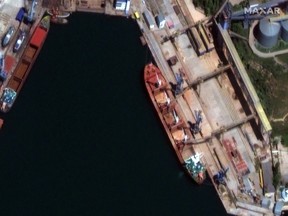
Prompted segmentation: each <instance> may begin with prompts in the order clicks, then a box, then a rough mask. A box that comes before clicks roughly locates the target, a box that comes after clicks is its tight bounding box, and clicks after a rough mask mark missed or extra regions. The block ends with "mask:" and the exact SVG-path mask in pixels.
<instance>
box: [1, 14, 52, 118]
mask: <svg viewBox="0 0 288 216" xmlns="http://www.w3.org/2000/svg"><path fill="white" fill-rule="evenodd" d="M49 27H50V16H45V17H44V18H42V20H41V21H40V23H39V24H38V26H37V27H36V28H35V31H34V32H33V34H32V36H31V39H30V40H29V42H28V45H27V47H26V48H25V50H24V52H23V54H22V56H21V58H20V60H19V63H18V65H17V66H16V68H15V70H14V71H13V72H12V75H11V78H10V79H9V81H8V83H7V85H6V87H5V89H4V91H3V94H2V95H1V98H0V110H1V111H2V112H4V113H6V112H8V111H9V110H10V109H11V107H12V105H13V104H14V102H15V99H16V96H17V95H18V94H19V92H20V90H21V88H22V86H23V84H24V82H25V80H26V79H27V76H28V75H29V72H30V70H31V68H32V66H33V64H34V62H35V60H36V58H37V56H38V55H39V53H40V50H41V48H42V46H43V44H44V42H45V40H46V37H47V34H48V31H49Z"/></svg>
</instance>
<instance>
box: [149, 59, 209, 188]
mask: <svg viewBox="0 0 288 216" xmlns="http://www.w3.org/2000/svg"><path fill="white" fill-rule="evenodd" d="M144 80H145V85H146V88H147V91H148V93H149V96H150V98H151V100H152V102H153V104H154V107H155V109H156V111H157V113H158V115H159V118H160V120H161V122H162V124H163V126H164V128H165V130H166V133H167V135H168V137H169V139H170V142H171V144H172V147H173V148H174V150H175V153H176V155H177V157H178V159H179V161H180V163H181V164H183V165H184V167H185V170H186V171H187V173H188V174H189V175H190V176H191V177H192V178H193V179H194V181H195V182H197V183H198V184H201V183H202V182H203V181H204V180H205V178H206V173H205V172H206V168H205V166H204V165H203V164H202V162H201V161H200V158H201V154H199V153H197V152H194V150H193V149H192V147H190V148H189V149H186V150H187V151H185V152H184V151H183V149H184V148H185V142H186V141H187V140H188V139H189V138H191V137H192V135H191V133H190V131H189V130H188V129H187V128H188V127H187V124H186V123H185V121H184V118H183V117H182V113H181V111H180V108H179V107H178V104H177V102H176V100H175V98H174V96H173V94H172V92H171V90H169V89H171V88H170V87H169V84H168V83H167V81H166V79H165V78H164V76H163V74H162V73H161V71H160V70H159V69H158V68H157V67H156V66H155V65H153V64H148V65H146V66H145V69H144ZM183 146H184V147H183Z"/></svg>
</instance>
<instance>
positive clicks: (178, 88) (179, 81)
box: [175, 73, 184, 95]
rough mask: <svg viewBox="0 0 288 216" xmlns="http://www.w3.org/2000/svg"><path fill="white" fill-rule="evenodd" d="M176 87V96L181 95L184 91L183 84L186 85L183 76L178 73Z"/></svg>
mask: <svg viewBox="0 0 288 216" xmlns="http://www.w3.org/2000/svg"><path fill="white" fill-rule="evenodd" d="M175 75H176V82H177V83H176V87H175V95H178V94H180V93H181V92H182V91H183V87H182V84H183V83H184V80H183V76H182V74H178V73H176V74H175Z"/></svg>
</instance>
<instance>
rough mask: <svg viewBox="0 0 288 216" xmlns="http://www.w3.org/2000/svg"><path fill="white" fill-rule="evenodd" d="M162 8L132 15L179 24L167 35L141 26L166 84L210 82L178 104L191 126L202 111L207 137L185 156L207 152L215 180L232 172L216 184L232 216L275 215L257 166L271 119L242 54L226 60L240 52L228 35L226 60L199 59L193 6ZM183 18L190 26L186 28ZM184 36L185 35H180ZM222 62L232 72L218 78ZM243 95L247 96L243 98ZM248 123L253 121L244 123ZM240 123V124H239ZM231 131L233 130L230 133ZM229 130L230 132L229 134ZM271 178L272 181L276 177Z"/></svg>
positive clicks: (195, 140) (164, 4)
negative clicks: (180, 76)
mask: <svg viewBox="0 0 288 216" xmlns="http://www.w3.org/2000/svg"><path fill="white" fill-rule="evenodd" d="M157 4H158V6H155V2H154V3H152V4H151V3H150V1H149V0H146V1H145V4H142V5H141V6H140V7H139V6H137V7H136V6H134V5H132V11H138V12H143V11H145V10H149V11H150V12H152V13H154V15H155V11H156V12H159V11H158V10H161V12H162V14H165V17H167V19H168V20H169V21H171V20H172V21H174V22H175V25H172V27H171V26H170V27H168V26H167V25H166V26H165V27H164V28H163V29H159V28H158V27H157V26H156V27H155V28H154V29H149V28H148V26H147V24H146V22H145V20H144V19H143V18H142V17H141V18H140V19H138V20H137V22H138V25H139V27H140V29H141V31H142V32H143V37H145V39H146V41H147V45H148V47H149V48H150V50H151V52H152V54H153V57H154V59H155V61H156V63H157V65H158V67H159V68H160V70H161V71H162V73H163V74H164V76H165V78H166V79H167V80H168V82H170V83H174V84H175V83H176V73H179V71H183V73H184V74H185V81H184V84H183V87H185V88H186V87H187V86H189V83H191V82H194V81H197V80H198V79H199V78H201V77H205V76H209V77H210V78H209V79H207V80H205V81H202V82H199V83H198V84H197V85H195V86H194V87H193V88H190V89H189V88H188V90H186V91H185V92H184V93H183V94H180V95H178V96H176V101H177V104H178V106H179V108H180V109H181V110H182V113H183V117H184V118H185V120H186V122H187V121H191V122H195V121H196V119H195V118H196V116H195V114H194V113H195V111H196V110H201V111H202V118H203V123H202V125H201V128H202V131H201V132H202V133H201V134H199V133H198V134H195V135H194V137H191V138H190V139H191V140H192V142H190V143H189V142H188V143H189V144H188V143H187V144H186V145H185V146H184V149H183V154H184V155H185V152H186V151H187V154H189V153H190V151H191V150H190V149H191V148H193V150H194V151H197V152H202V153H203V154H204V156H203V158H202V160H203V162H204V163H205V164H206V167H207V171H208V174H209V176H210V178H211V179H213V176H214V175H216V174H217V173H218V172H219V171H220V170H224V169H227V168H229V171H228V172H227V173H226V177H225V185H217V184H216V183H215V182H214V181H213V183H214V186H215V189H216V191H217V192H218V194H219V197H220V199H221V200H222V203H223V205H224V207H225V209H226V211H227V213H229V214H234V215H273V209H272V208H271V207H270V206H269V207H268V208H266V207H263V206H261V200H262V199H263V198H264V194H263V188H262V187H263V186H261V182H260V181H261V179H260V177H259V176H261V173H259V169H258V168H257V167H256V164H255V161H256V160H258V159H259V155H257V154H256V151H255V149H254V145H255V144H256V145H257V146H260V148H263V149H265V146H266V145H267V144H268V143H269V133H270V132H271V128H270V127H269V124H268V123H267V122H266V119H265V117H266V115H265V113H264V112H262V111H263V110H261V107H260V104H259V101H258V100H254V99H255V98H256V99H257V96H255V95H256V93H255V90H254V88H253V86H252V85H251V83H249V81H250V80H249V77H248V76H247V74H246V71H245V70H243V68H240V69H239V65H240V63H239V61H238V59H237V56H238V54H237V52H234V51H233V54H232V55H233V58H231V57H230V56H229V55H228V54H227V50H228V51H229V50H230V51H231V50H233V49H235V47H234V45H233V44H231V43H230V42H227V38H226V37H227V36H226V34H225V33H224V34H225V38H224V39H223V37H222V39H221V38H220V41H221V42H222V43H224V44H225V46H226V49H225V50H222V51H221V50H220V52H222V53H224V55H223V56H224V57H225V59H223V57H222V56H221V57H219V56H218V52H219V50H217V52H216V50H215V49H212V50H210V51H206V52H205V53H204V55H202V56H198V54H197V51H196V50H195V48H194V47H193V45H191V42H190V39H189V37H188V35H187V34H186V31H183V29H185V28H187V29H188V28H189V26H190V25H191V24H193V23H195V21H194V17H193V14H192V13H191V11H193V10H195V8H194V7H193V5H191V2H188V3H187V1H184V0H177V1H176V0H175V1H169V0H160V1H157ZM151 5H152V6H151ZM151 7H154V8H151ZM188 13H189V14H188ZM185 15H187V16H185ZM183 17H184V21H185V22H186V23H185V22H183ZM199 17H201V16H199V14H198V18H197V21H201V20H203V22H206V23H207V22H208V21H207V19H206V18H205V19H203V17H201V19H200V18H199ZM209 22H210V23H211V24H209V26H212V27H213V28H215V27H217V23H216V22H215V21H214V20H210V21H209ZM187 26H188V27H187ZM179 31H181V34H179V35H178V34H175V32H176V33H177V32H179ZM164 38H168V40H167V39H166V40H164ZM215 45H216V46H217V45H218V46H219V44H215ZM172 58H174V59H176V60H174V62H176V63H175V64H173V65H171V63H169V61H170V59H172ZM222 62H228V64H230V65H232V68H228V69H226V70H224V71H223V72H221V73H215V75H214V76H213V72H215V71H217V70H218V69H219V68H221V67H223V65H222ZM240 66H241V65H240ZM211 74H212V76H211ZM245 74H246V75H245ZM231 76H232V77H236V78H234V79H237V80H241V79H242V82H244V84H245V85H246V86H247V88H246V89H248V91H245V92H243V93H241V92H239V89H238V88H237V86H236V87H235V83H234V82H233V81H234V80H233V79H231ZM186 89H187V88H186ZM240 91H241V90H240ZM239 94H241V95H242V96H243V95H244V96H243V97H241V98H239V97H240V96H239ZM251 98H252V103H251ZM243 99H244V102H243ZM253 101H254V103H253ZM255 101H256V102H257V103H255ZM247 107H248V108H247ZM247 110H248V111H247ZM251 116H252V119H251ZM243 119H250V120H247V121H242V120H243ZM237 122H239V124H236V123H237ZM253 122H254V123H253ZM230 125H234V126H232V127H230ZM263 126H264V127H263ZM265 126H266V127H265ZM225 128H229V129H228V130H226V129H225ZM259 134H261V136H259ZM227 142H234V143H235V145H234V147H231V148H232V149H231V148H230V147H228V146H227V145H226V146H225V145H224V143H227ZM233 148H235V150H234V149H233ZM234 151H235V152H236V151H237V154H239V157H238V156H237V157H236V155H235V154H234V153H235V152H234ZM233 154H234V155H233ZM267 156H268V158H269V151H267ZM231 157H232V159H231ZM234 157H235V158H234ZM236 159H239V160H240V159H241V161H240V162H241V163H240V162H239V166H238V165H237V163H238V162H235V160H236ZM232 160H233V161H234V162H233V161H232ZM240 165H241V167H242V168H243V165H245V166H246V169H245V170H243V169H242V168H241V167H240ZM237 166H238V167H237ZM240 168H241V169H240ZM244 171H245V172H244ZM270 177H271V178H272V176H270ZM266 183H267V182H266ZM264 184H265V183H264ZM271 202H274V200H271ZM253 207H254V208H253Z"/></svg>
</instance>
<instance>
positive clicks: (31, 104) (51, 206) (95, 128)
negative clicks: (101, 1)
mask: <svg viewBox="0 0 288 216" xmlns="http://www.w3.org/2000/svg"><path fill="white" fill-rule="evenodd" d="M140 36H141V33H140V30H139V28H138V26H137V24H136V22H135V21H134V20H132V19H127V18H120V17H111V16H104V15H99V14H86V13H75V14H72V15H71V17H70V18H69V24H68V25H53V24H52V25H51V29H50V32H49V35H48V38H47V40H46V42H45V44H44V46H43V49H42V51H41V53H40V55H39V57H38V59H37V61H36V62H35V64H34V66H33V69H32V70H31V73H30V75H29V77H28V79H27V81H26V83H25V85H24V87H23V89H22V91H21V92H20V94H19V97H18V98H17V100H16V102H15V104H14V106H13V108H12V109H11V111H10V112H9V113H8V114H5V115H4V114H2V115H1V117H2V118H4V120H5V123H4V126H3V128H2V130H1V132H0V143H1V145H0V167H1V173H0V174H1V175H0V183H1V184H0V197H1V199H0V201H1V204H0V215H3V216H9V215H17V216H18V215H21V216H22V215H25V216H26V215H29V216H31V215H37V216H40V215H41V216H46V215H47V216H51V215H61V216H63V215H73V216H74V215H77V216H78V215H81V216H82V215H83V216H86V215H89V216H90V215H91V216H95V215H99V216H106V215H108V216H110V215H127V216H128V215H135V216H142V215H143V216H145V215H147V216H148V215H149V216H153V215H155V216H156V215H157V216H160V215H163V216H164V215H165V216H167V215H169V216H170V215H171V216H174V215H175V216H176V215H177V216H182V215H183V216H187V215H195V216H201V215H217V216H218V215H226V212H225V210H224V207H223V206H222V203H221V201H220V199H219V198H218V196H217V193H216V191H215V189H214V187H213V186H212V184H211V182H210V180H207V181H206V182H205V183H204V184H203V185H201V186H198V185H196V184H195V183H194V182H193V181H192V180H191V179H190V178H189V177H188V176H187V175H186V174H185V173H184V172H183V169H182V167H181V165H180V164H179V163H178V161H177V157H176V156H175V153H174V152H173V149H172V148H171V146H170V143H169V139H168V137H167V136H166V132H165V130H164V129H163V128H162V125H161V122H160V121H159V119H158V116H157V113H156V112H155V110H154V107H153V105H152V103H151V101H150V98H149V97H148V94H147V92H146V89H145V85H144V82H143V68H144V66H145V64H146V63H148V62H149V61H151V60H152V57H151V54H150V52H149V50H148V49H147V47H143V46H142V45H141V42H140V39H139V37H140Z"/></svg>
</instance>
